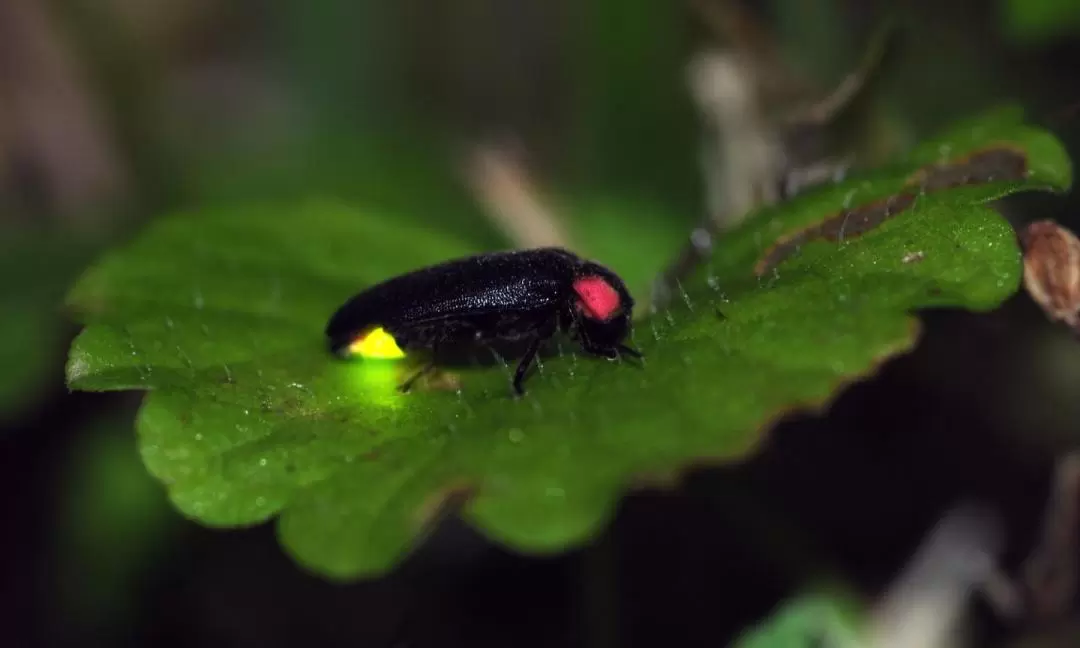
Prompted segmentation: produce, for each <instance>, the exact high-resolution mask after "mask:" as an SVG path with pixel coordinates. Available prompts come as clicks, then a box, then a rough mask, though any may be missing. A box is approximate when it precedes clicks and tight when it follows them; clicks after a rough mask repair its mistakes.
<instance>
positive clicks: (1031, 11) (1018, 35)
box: [998, 0, 1080, 44]
mask: <svg viewBox="0 0 1080 648" xmlns="http://www.w3.org/2000/svg"><path fill="white" fill-rule="evenodd" d="M998 11H999V13H1000V16H1001V22H1002V27H1003V29H1004V31H1005V33H1006V34H1007V35H1008V36H1009V37H1010V38H1012V39H1013V40H1014V41H1015V42H1017V43H1023V44H1033V43H1034V44H1037V43H1045V42H1048V41H1054V40H1058V39H1060V38H1062V37H1065V36H1069V35H1075V34H1077V33H1080V2H1078V1H1077V0H998Z"/></svg>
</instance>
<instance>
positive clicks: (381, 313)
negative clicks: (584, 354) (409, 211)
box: [326, 248, 580, 352]
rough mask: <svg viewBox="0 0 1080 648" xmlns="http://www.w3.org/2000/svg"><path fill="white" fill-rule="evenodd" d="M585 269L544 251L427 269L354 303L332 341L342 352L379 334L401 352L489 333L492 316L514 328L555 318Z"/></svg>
mask: <svg viewBox="0 0 1080 648" xmlns="http://www.w3.org/2000/svg"><path fill="white" fill-rule="evenodd" d="M578 263H580V262H579V261H578V259H577V258H576V257H574V256H573V255H571V254H569V253H567V252H565V251H562V250H558V249H547V248H545V249H540V250H529V251H520V252H501V253H494V254H486V255H480V256H476V257H469V258H466V259H460V260H455V261H448V262H446V263H442V264H439V265H436V266H431V267H429V268H423V269H421V270H417V271H414V272H411V273H408V274H404V275H401V276H398V277H394V278H393V279H389V280H387V281H384V282H382V283H380V284H376V285H375V286H372V287H371V288H369V289H367V290H365V291H363V292H361V293H360V294H358V295H356V296H355V297H353V298H352V299H350V300H349V301H347V302H346V303H345V304H344V305H342V306H341V308H339V309H338V311H337V312H336V313H334V315H333V317H331V318H330V322H329V323H328V324H327V327H326V335H327V337H328V338H329V339H330V344H331V348H332V349H333V350H334V351H335V352H339V351H340V349H342V348H343V347H345V346H347V345H349V344H351V343H352V341H353V340H355V339H356V337H358V336H359V335H362V334H364V333H365V332H367V331H369V330H370V329H372V328H374V327H376V326H382V327H383V328H385V329H386V330H387V331H388V332H389V333H390V334H391V335H393V336H394V337H395V338H398V343H399V345H402V346H424V345H426V344H427V343H429V342H430V339H431V338H432V337H433V336H437V335H438V334H439V331H440V330H442V331H443V332H445V333H447V334H449V333H451V331H453V330H457V331H459V332H461V331H465V330H468V329H470V328H477V327H479V328H485V327H488V328H490V326H491V324H490V322H491V317H489V316H491V315H495V314H499V315H501V316H503V317H506V318H509V320H512V319H513V317H514V315H526V314H528V313H535V312H538V311H544V310H552V311H553V310H554V309H555V308H557V307H558V305H559V303H560V301H561V300H562V299H563V296H564V295H565V294H566V291H567V290H569V289H570V286H571V284H572V282H573V276H574V268H575V267H576V265H577V264H578ZM533 319H535V318H533ZM470 324H471V325H473V326H472V327H470Z"/></svg>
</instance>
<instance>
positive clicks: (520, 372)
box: [514, 337, 543, 396]
mask: <svg viewBox="0 0 1080 648" xmlns="http://www.w3.org/2000/svg"><path fill="white" fill-rule="evenodd" d="M542 342H543V338H539V337H538V338H535V339H534V340H533V341H532V342H530V343H529V348H528V350H527V351H525V355H524V356H522V358H521V362H519V363H518V366H517V371H515V372H514V391H516V392H517V394H518V396H522V395H524V394H525V388H524V387H522V386H521V384H522V382H524V380H525V374H526V373H528V371H529V367H531V366H532V363H533V360H535V359H536V352H537V351H539V350H540V344H541V343H542Z"/></svg>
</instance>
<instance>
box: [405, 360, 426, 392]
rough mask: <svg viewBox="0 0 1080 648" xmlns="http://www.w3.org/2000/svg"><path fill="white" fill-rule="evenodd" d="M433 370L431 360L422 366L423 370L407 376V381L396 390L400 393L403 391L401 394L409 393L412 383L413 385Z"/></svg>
mask: <svg viewBox="0 0 1080 648" xmlns="http://www.w3.org/2000/svg"><path fill="white" fill-rule="evenodd" d="M434 369H435V361H434V360H432V361H431V362H429V363H427V364H426V365H424V368H423V369H421V370H420V371H417V372H416V373H414V374H413V375H412V376H409V379H408V380H406V381H405V382H403V383H401V386H400V387H398V389H399V390H400V391H403V392H407V391H409V390H410V389H412V386H413V383H415V382H416V381H417V380H419V379H420V377H421V376H424V375H425V374H428V373H431V372H432V371H433V370H434Z"/></svg>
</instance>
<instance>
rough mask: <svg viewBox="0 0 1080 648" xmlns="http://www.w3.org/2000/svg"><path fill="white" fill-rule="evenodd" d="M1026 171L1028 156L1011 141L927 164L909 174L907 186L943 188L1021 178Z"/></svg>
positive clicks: (939, 189)
mask: <svg viewBox="0 0 1080 648" xmlns="http://www.w3.org/2000/svg"><path fill="white" fill-rule="evenodd" d="M1025 175H1027V156H1025V155H1024V153H1023V151H1020V150H1019V149H1016V148H1013V147H1011V146H1009V145H999V146H993V147H988V148H983V149H980V150H978V151H975V152H974V153H971V154H970V155H965V156H964V157H961V158H957V159H955V160H950V161H949V162H945V163H941V164H931V165H928V166H925V167H923V168H921V169H919V170H918V171H916V172H915V173H914V174H912V175H911V177H910V178H908V181H907V183H906V184H907V186H908V187H918V188H919V189H921V190H923V191H941V190H943V189H951V188H953V187H962V186H964V185H977V184H987V183H990V182H1002V181H1004V180H1022V179H1023V178H1024V176H1025Z"/></svg>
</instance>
